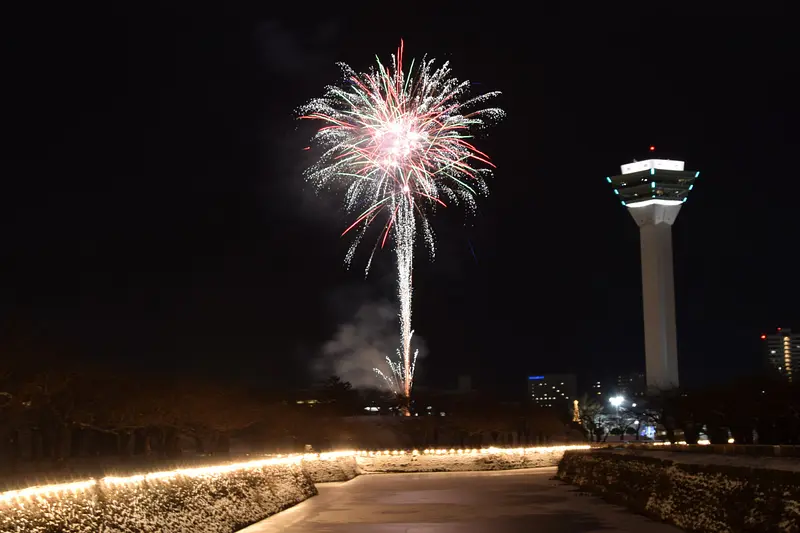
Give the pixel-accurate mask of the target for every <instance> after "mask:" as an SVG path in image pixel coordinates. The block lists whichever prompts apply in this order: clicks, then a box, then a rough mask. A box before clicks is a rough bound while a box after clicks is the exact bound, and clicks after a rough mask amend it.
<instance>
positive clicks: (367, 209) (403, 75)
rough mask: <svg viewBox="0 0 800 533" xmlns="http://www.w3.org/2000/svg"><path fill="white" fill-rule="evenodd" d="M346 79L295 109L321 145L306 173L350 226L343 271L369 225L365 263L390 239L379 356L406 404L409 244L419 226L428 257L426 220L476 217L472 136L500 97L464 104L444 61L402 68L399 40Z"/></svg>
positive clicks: (464, 89)
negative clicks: (395, 308) (390, 287)
mask: <svg viewBox="0 0 800 533" xmlns="http://www.w3.org/2000/svg"><path fill="white" fill-rule="evenodd" d="M340 66H341V68H342V71H343V73H344V77H345V82H344V83H343V84H342V85H341V86H329V87H327V88H326V91H325V95H324V96H323V97H322V98H316V99H314V100H311V101H310V102H309V103H308V104H306V105H305V106H303V107H302V108H301V109H300V115H301V116H300V118H303V119H312V120H320V121H322V122H324V123H325V125H324V126H323V127H322V128H320V129H319V130H318V131H317V133H316V134H315V135H314V138H313V142H314V143H315V144H316V145H317V146H318V147H319V148H320V149H321V152H322V153H321V155H320V157H319V160H318V161H317V163H316V164H314V165H313V166H311V167H310V168H309V169H308V170H307V171H306V173H305V175H306V177H307V179H308V180H309V181H310V182H312V183H313V184H314V185H315V186H316V187H317V188H318V189H328V188H333V187H335V186H342V187H343V188H344V190H345V196H344V204H345V209H346V210H347V211H348V212H352V213H354V214H355V215H356V216H355V220H354V222H353V223H352V224H351V225H350V226H349V227H348V228H347V229H346V230H345V231H344V233H343V234H342V235H346V234H350V233H352V234H354V238H353V240H352V243H351V246H350V248H349V250H348V251H347V255H346V256H345V262H346V263H347V265H348V266H349V265H350V264H351V263H352V261H353V256H354V254H355V251H356V249H357V248H358V246H359V244H360V243H361V242H362V240H363V238H364V237H365V235H366V234H367V233H368V229H369V228H371V227H373V226H376V225H377V226H379V227H380V231H379V232H378V235H377V238H376V240H375V243H374V245H373V246H372V251H371V253H370V255H369V259H368V260H367V265H366V271H367V272H369V268H370V265H371V264H372V258H373V256H374V254H375V251H376V250H377V249H379V248H383V247H384V246H385V245H386V244H387V242H392V243H393V245H394V251H395V254H396V259H397V282H398V283H397V287H398V288H397V292H398V297H399V300H400V313H399V318H400V328H401V346H400V348H399V349H398V354H397V359H396V360H393V359H392V358H390V357H387V365H388V372H387V373H384V372H382V371H381V370H379V369H376V370H375V371H376V372H377V373H378V374H379V375H381V376H382V377H383V378H384V379H385V380H386V383H387V384H388V385H389V386H390V388H392V390H394V391H395V392H396V393H398V394H401V395H403V396H404V397H405V398H406V400H407V399H408V398H409V397H410V394H411V387H412V384H413V378H414V366H415V361H416V355H417V353H416V352H412V349H411V338H412V336H413V333H414V332H413V330H412V329H411V299H412V294H413V291H412V274H413V261H414V240H415V237H416V234H417V231H418V230H419V231H420V232H421V234H422V235H423V237H424V240H425V242H426V244H427V245H428V249H429V250H430V253H431V255H432V256H433V254H434V250H435V248H434V235H433V231H432V229H431V226H430V223H429V220H428V217H429V216H430V215H431V214H432V213H434V212H435V211H436V209H437V208H442V207H446V206H447V205H449V204H457V205H463V206H465V207H466V209H467V210H468V211H470V212H472V211H474V209H475V207H476V204H475V198H476V196H478V195H479V194H482V193H486V192H488V191H487V189H486V181H485V180H486V178H487V177H488V176H490V175H491V169H490V168H488V167H494V165H492V163H491V162H490V161H489V157H488V156H487V155H486V154H484V153H482V152H480V151H479V150H478V149H476V148H475V147H474V146H473V145H472V144H471V142H470V141H471V139H472V134H471V132H473V131H475V130H479V129H481V128H483V127H486V126H488V125H491V124H492V123H494V122H496V121H498V120H499V119H501V118H502V117H503V115H504V112H503V111H502V110H500V109H498V108H483V107H482V105H483V104H484V103H485V102H486V101H487V100H489V99H491V98H493V97H495V96H497V95H499V92H491V93H485V94H482V95H479V96H476V97H473V98H468V97H467V95H468V92H469V88H470V83H469V82H468V81H459V80H457V79H456V78H454V77H452V76H451V69H450V67H449V64H448V63H444V64H443V65H442V66H441V67H438V68H434V60H428V59H426V58H423V59H422V61H421V62H420V63H419V65H418V66H417V67H416V68H415V66H414V62H413V61H412V62H411V66H410V68H409V69H408V71H407V72H406V71H405V70H404V69H403V43H402V41H401V43H400V47H399V48H398V50H397V53H396V54H394V55H392V60H391V64H390V66H389V67H388V68H387V67H386V66H384V65H383V64H382V63H381V61H380V59H378V60H377V65H376V66H375V67H373V68H372V69H371V70H370V71H369V72H367V73H361V74H359V73H356V72H355V71H354V70H353V69H352V68H350V67H349V66H348V65H345V64H340Z"/></svg>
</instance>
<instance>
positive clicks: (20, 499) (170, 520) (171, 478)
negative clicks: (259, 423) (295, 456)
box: [0, 461, 317, 533]
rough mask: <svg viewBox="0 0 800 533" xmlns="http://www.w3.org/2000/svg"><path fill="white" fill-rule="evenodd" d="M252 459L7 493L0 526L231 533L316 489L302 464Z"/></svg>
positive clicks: (6, 529)
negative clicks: (247, 463) (47, 489)
mask: <svg viewBox="0 0 800 533" xmlns="http://www.w3.org/2000/svg"><path fill="white" fill-rule="evenodd" d="M264 463H266V464H264ZM251 464H252V465H256V466H243V465H229V466H228V467H217V468H198V469H187V470H185V471H177V472H162V473H155V474H149V475H144V476H137V477H130V478H103V479H102V480H98V481H94V482H92V481H89V482H82V485H78V484H74V485H66V484H65V485H60V486H53V487H52V488H50V490H49V491H43V490H41V489H26V490H23V491H19V492H18V493H16V494H14V493H4V494H3V495H2V497H0V531H2V532H3V533H56V532H65V533H97V532H101V531H102V532H103V533H134V532H135V533H140V532H152V533H156V532H158V533H162V532H163V533H223V532H224V533H227V532H233V531H237V530H239V529H241V528H243V527H245V526H247V525H249V524H252V523H255V522H258V521H259V520H262V519H264V518H266V517H268V516H270V515H273V514H275V513H277V512H280V511H282V510H283V509H286V508H287V507H291V506H292V505H295V504H297V503H299V502H301V501H303V500H305V499H306V498H308V497H310V496H313V495H315V494H316V493H317V490H316V488H315V487H314V484H313V483H312V481H311V479H310V478H309V476H308V475H307V474H306V472H304V470H303V468H302V466H301V465H300V464H299V461H286V462H284V463H279V462H273V463H272V464H270V463H269V462H266V461H261V462H254V463H251Z"/></svg>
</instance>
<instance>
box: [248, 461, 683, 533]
mask: <svg viewBox="0 0 800 533" xmlns="http://www.w3.org/2000/svg"><path fill="white" fill-rule="evenodd" d="M554 473H555V469H554V468H539V469H535V470H515V471H510V472H474V473H471V472H465V473H441V474H373V475H365V476H359V477H357V478H356V479H354V480H352V481H348V482H346V483H327V484H321V485H318V488H319V496H315V497H314V498H311V499H309V500H307V501H305V502H303V503H301V504H300V505H297V506H295V507H293V508H291V509H288V510H286V511H284V512H282V513H279V514H277V515H275V516H273V517H271V518H268V519H266V520H263V521H261V522H259V523H257V524H254V525H252V526H250V527H248V528H245V529H243V530H241V533H273V532H278V531H280V532H286V533H484V532H488V533H530V532H532V531H535V532H536V533H590V532H603V533H616V532H626V531H631V532H633V531H636V532H642V531H647V533H675V532H678V531H680V530H679V529H677V528H674V527H672V526H667V525H665V524H661V523H656V522H653V521H651V520H648V519H646V518H644V517H642V516H638V515H634V514H632V513H629V512H627V511H625V510H624V509H623V508H621V507H616V506H613V505H610V504H607V503H605V502H603V501H602V500H600V499H599V498H596V497H594V496H586V495H580V494H579V493H578V492H577V491H576V490H575V488H574V487H571V486H569V485H565V484H562V483H561V482H558V481H552V480H551V479H550V478H551V477H552V476H553V474H554Z"/></svg>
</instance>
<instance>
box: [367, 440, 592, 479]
mask: <svg viewBox="0 0 800 533" xmlns="http://www.w3.org/2000/svg"><path fill="white" fill-rule="evenodd" d="M576 448H588V446H553V447H537V448H513V449H505V448H487V449H482V450H423V451H419V452H396V451H395V452H361V453H360V454H359V455H358V457H357V462H358V468H359V471H360V472H361V473H363V474H373V473H374V474H378V473H390V472H470V471H483V470H512V469H517V468H537V467H543V466H556V465H557V464H558V461H559V460H560V459H561V457H562V456H563V455H564V451H565V450H568V449H576Z"/></svg>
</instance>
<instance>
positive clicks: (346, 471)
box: [303, 454, 359, 483]
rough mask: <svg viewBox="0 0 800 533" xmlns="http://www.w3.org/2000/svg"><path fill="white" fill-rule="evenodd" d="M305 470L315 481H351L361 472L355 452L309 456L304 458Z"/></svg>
mask: <svg viewBox="0 0 800 533" xmlns="http://www.w3.org/2000/svg"><path fill="white" fill-rule="evenodd" d="M303 470H304V471H305V472H306V474H307V475H308V477H309V478H310V479H311V481H313V482H314V483H328V482H331V481H350V480H351V479H353V478H354V477H356V476H357V475H358V474H359V471H358V465H356V458H355V456H354V455H353V454H349V455H333V456H326V455H325V454H322V455H320V456H316V457H308V456H307V457H306V458H304V459H303Z"/></svg>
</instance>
